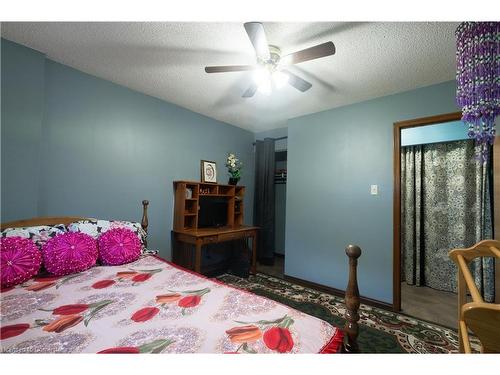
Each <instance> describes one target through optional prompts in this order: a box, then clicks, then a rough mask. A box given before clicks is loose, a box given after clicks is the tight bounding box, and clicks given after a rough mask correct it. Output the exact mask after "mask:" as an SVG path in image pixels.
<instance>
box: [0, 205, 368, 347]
mask: <svg viewBox="0 0 500 375" xmlns="http://www.w3.org/2000/svg"><path fill="white" fill-rule="evenodd" d="M78 219H82V218H79V217H52V218H36V219H29V220H22V221H17V222H10V223H5V224H2V230H3V229H4V228H7V227H21V226H31V225H41V224H43V225H53V224H60V223H64V224H69V223H71V222H73V221H75V220H78ZM142 226H143V229H144V230H145V231H147V226H148V218H147V201H144V202H143V218H142ZM346 253H347V255H348V257H349V271H350V272H349V282H348V288H347V290H346V305H347V309H346V325H345V327H344V329H343V330H341V329H339V328H337V327H334V326H332V325H330V324H329V323H327V322H325V321H323V320H320V319H318V318H316V317H313V316H310V315H307V314H305V313H302V312H300V311H298V310H295V309H292V308H290V307H288V306H285V305H283V304H280V303H278V302H276V301H273V300H270V299H268V298H264V297H260V296H257V295H255V294H252V293H249V292H247V291H243V290H239V289H236V288H234V287H231V286H228V285H225V284H223V283H221V282H219V281H217V280H214V279H209V278H206V277H204V276H202V275H199V274H196V273H194V272H192V271H190V270H186V269H183V268H181V267H179V266H177V265H175V264H173V263H171V262H169V261H166V260H164V259H162V258H160V257H158V256H156V255H150V254H144V255H142V256H141V257H140V258H139V259H138V260H137V261H135V262H132V263H128V264H125V265H121V266H95V267H93V268H91V269H89V270H87V271H84V272H81V273H76V274H70V275H66V276H61V277H54V276H50V275H38V276H36V277H35V278H32V279H30V280H28V281H26V282H24V283H23V284H21V285H17V286H16V287H13V288H8V289H3V290H2V292H1V315H0V319H1V320H0V322H1V330H2V332H1V341H0V345H1V350H2V352H4V353H136V354H138V353H248V354H250V353H337V352H346V353H352V352H357V351H358V346H357V342H356V338H357V334H358V324H357V321H358V319H359V315H358V312H357V310H358V307H359V292H358V287H357V281H356V264H357V258H358V257H359V256H360V254H361V251H360V250H359V248H358V247H356V246H349V247H348V248H347V249H346Z"/></svg>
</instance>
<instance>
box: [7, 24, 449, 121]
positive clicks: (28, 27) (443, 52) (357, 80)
mask: <svg viewBox="0 0 500 375" xmlns="http://www.w3.org/2000/svg"><path fill="white" fill-rule="evenodd" d="M263 24H264V28H265V30H266V34H267V39H268V42H269V43H270V44H274V45H277V46H279V47H280V48H281V49H282V52H283V53H284V54H286V53H290V52H294V51H297V50H300V49H303V48H307V47H310V46H313V45H316V44H319V43H323V42H326V41H329V40H331V41H333V42H334V44H335V46H336V50H337V52H336V54H335V55H333V56H329V57H325V58H322V59H318V60H313V61H308V62H304V63H301V64H299V65H296V67H294V68H291V69H290V70H291V71H292V72H294V73H296V74H298V75H300V76H302V77H303V78H305V79H307V80H309V81H310V82H311V83H312V84H313V87H312V88H311V89H310V90H309V91H306V92H304V93H301V92H299V91H297V90H296V89H294V88H293V87H291V86H289V85H287V86H286V87H284V88H283V89H281V90H279V91H275V92H273V93H272V94H271V96H264V95H263V94H261V93H256V95H255V96H254V97H253V98H250V99H244V98H242V97H241V95H242V93H243V92H244V91H245V90H246V89H247V88H248V86H249V83H250V82H251V79H252V76H251V74H252V73H250V72H237V73H234V72H233V73H221V74H207V73H205V71H204V67H205V66H206V65H229V64H236V65H242V64H253V63H254V62H255V57H254V52H253V48H252V45H251V43H250V41H249V39H248V37H247V35H246V33H245V30H244V28H243V25H242V24H240V23H199V22H192V23H175V22H163V23H156V22H138V23H134V22H120V23H112V22H106V23H95V22H84V23H30V22H22V23H17V22H16V23H2V29H1V33H2V36H3V37H4V38H6V39H9V40H12V41H14V42H17V43H20V44H23V45H26V46H28V47H31V48H33V49H36V50H38V51H41V52H43V53H45V54H46V55H47V57H48V58H50V59H52V60H55V61H57V62H60V63H62V64H66V65H69V66H71V67H73V68H76V69H79V70H81V71H83V72H86V73H89V74H92V75H95V76H97V77H101V78H104V79H107V80H110V81H112V82H115V83H118V84H120V85H123V86H126V87H129V88H131V89H134V90H137V91H140V92H143V93H146V94H149V95H152V96H155V97H158V98H160V99H164V100H166V101H168V102H171V103H175V104H177V105H180V106H182V107H185V108H188V109H190V110H192V111H195V112H199V113H202V114H204V115H206V116H209V117H212V118H215V119H217V120H221V121H225V122H227V123H230V124H233V125H236V126H239V127H242V128H245V129H249V130H252V131H263V130H269V129H273V128H279V127H283V126H285V125H286V120H287V119H290V118H293V117H297V116H301V115H305V114H308V113H313V112H318V111H323V110H326V109H330V108H334V107H339V106H342V105H346V104H352V103H356V102H360V101H363V100H367V99H371V98H375V97H379V96H384V95H389V94H393V93H397V92H402V91H406V90H411V89H415V88H418V87H423V86H428V85H431V84H435V83H439V82H443V81H447V80H451V79H453V78H454V77H455V37H454V31H455V29H456V26H457V25H458V23H436V22H432V23H402V22H401V23H352V22H337V23H335V22H334V23H277V22H272V23H266V22H265V23H263Z"/></svg>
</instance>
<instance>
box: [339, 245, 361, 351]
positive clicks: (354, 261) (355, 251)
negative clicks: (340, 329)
mask: <svg viewBox="0 0 500 375" xmlns="http://www.w3.org/2000/svg"><path fill="white" fill-rule="evenodd" d="M345 253H346V254H347V256H348V257H349V282H348V283H347V289H346V291H345V305H346V311H345V319H346V322H345V325H344V335H345V336H344V345H343V351H344V352H345V353H358V352H359V347H358V342H357V338H358V333H359V326H358V320H359V314H358V309H359V304H360V301H359V289H358V279H357V266H358V258H359V257H360V255H361V249H360V248H359V247H358V246H356V245H349V246H347V247H346V249H345Z"/></svg>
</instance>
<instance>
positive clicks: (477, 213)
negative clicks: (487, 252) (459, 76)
mask: <svg viewBox="0 0 500 375" xmlns="http://www.w3.org/2000/svg"><path fill="white" fill-rule="evenodd" d="M460 118H461V113H451V114H446V115H440V116H433V117H427V118H422V119H416V120H410V121H404V122H399V123H395V124H394V238H393V241H394V254H393V255H394V263H393V267H394V274H393V276H394V278H393V296H394V298H393V300H394V306H393V308H394V310H396V311H403V312H404V313H406V314H408V315H412V316H416V317H418V318H421V319H425V320H430V321H434V322H436V323H439V324H442V325H446V326H450V327H455V326H456V308H457V307H456V306H457V297H456V294H455V290H456V270H455V269H454V265H453V263H452V262H451V260H450V259H449V258H448V256H447V254H448V252H449V250H452V249H453V248H457V247H469V246H472V245H473V244H474V243H475V242H478V241H479V240H481V239H484V238H492V228H493V225H492V221H493V219H492V212H493V209H492V204H491V203H492V196H491V191H492V184H491V181H492V173H491V171H492V168H491V160H490V162H488V163H487V164H483V163H479V162H477V161H476V160H475V159H474V157H475V146H474V142H473V141H472V140H470V139H468V138H467V129H466V127H465V125H464V124H462V123H461V122H460V121H459V120H460ZM457 132H458V133H460V132H461V133H460V134H457ZM473 267H476V265H473ZM477 267H478V269H477V270H476V271H477V275H480V276H479V280H480V282H481V283H483V284H482V286H481V288H482V290H483V292H484V293H485V296H486V295H487V294H488V293H492V292H493V290H494V289H493V287H492V285H490V284H491V278H490V276H491V275H490V273H489V272H490V271H491V272H493V271H492V270H493V267H494V264H493V263H491V264H489V263H487V264H486V263H485V264H479V265H477ZM473 272H474V269H473ZM476 280H477V279H476ZM490 297H491V296H490Z"/></svg>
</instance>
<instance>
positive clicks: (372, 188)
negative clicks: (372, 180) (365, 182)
mask: <svg viewBox="0 0 500 375" xmlns="http://www.w3.org/2000/svg"><path fill="white" fill-rule="evenodd" d="M370 194H371V195H378V185H371V186H370Z"/></svg>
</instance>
